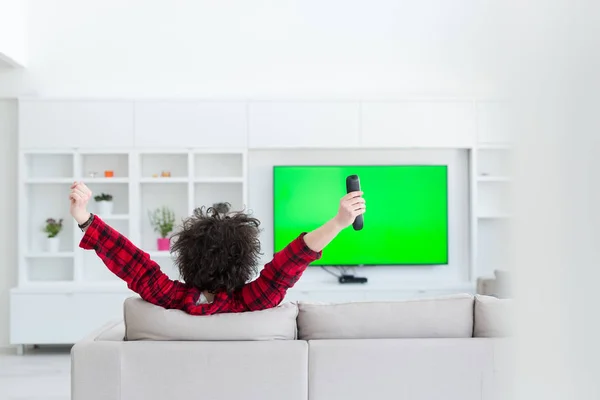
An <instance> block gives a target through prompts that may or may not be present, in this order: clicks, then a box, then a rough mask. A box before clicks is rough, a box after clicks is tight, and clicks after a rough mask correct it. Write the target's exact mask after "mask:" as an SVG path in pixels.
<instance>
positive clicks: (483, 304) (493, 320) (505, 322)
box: [473, 294, 513, 337]
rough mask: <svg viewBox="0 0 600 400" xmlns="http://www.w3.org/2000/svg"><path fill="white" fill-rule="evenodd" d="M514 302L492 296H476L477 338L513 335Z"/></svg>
mask: <svg viewBox="0 0 600 400" xmlns="http://www.w3.org/2000/svg"><path fill="white" fill-rule="evenodd" d="M512 304H513V301H512V300H510V299H498V298H496V297H492V296H484V295H479V294H478V295H476V296H475V319H474V323H475V327H474V329H473V336H475V337H506V336H509V335H510V333H511V326H510V318H511V310H512V307H513V306H512Z"/></svg>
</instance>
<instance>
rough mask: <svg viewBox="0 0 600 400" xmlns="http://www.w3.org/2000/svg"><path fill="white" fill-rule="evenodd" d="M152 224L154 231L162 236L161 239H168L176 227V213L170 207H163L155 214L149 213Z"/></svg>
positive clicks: (155, 211)
mask: <svg viewBox="0 0 600 400" xmlns="http://www.w3.org/2000/svg"><path fill="white" fill-rule="evenodd" d="M148 216H149V217H150V224H151V225H152V227H153V228H154V231H155V232H157V233H159V234H160V237H161V238H163V239H164V238H166V237H167V235H168V234H169V233H171V232H172V231H173V228H174V226H175V213H174V212H173V211H172V210H171V209H169V208H168V207H165V206H163V207H161V208H158V209H156V210H154V212H148Z"/></svg>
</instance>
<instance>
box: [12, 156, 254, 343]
mask: <svg viewBox="0 0 600 400" xmlns="http://www.w3.org/2000/svg"><path fill="white" fill-rule="evenodd" d="M20 160H21V161H20V187H19V201H20V204H21V207H20V209H19V219H20V226H24V227H25V229H22V230H20V233H19V258H18V260H19V264H18V269H19V274H18V287H17V288H16V289H15V290H16V291H15V295H13V297H12V299H13V301H12V304H11V307H12V309H13V312H15V313H17V314H19V318H15V320H14V321H16V320H19V321H20V322H14V323H12V324H11V329H12V341H13V342H15V344H44V343H52V344H56V343H72V342H73V341H74V340H76V339H77V338H75V339H73V335H83V334H85V331H86V330H87V331H89V329H93V328H91V327H92V326H94V325H96V326H98V324H102V319H104V320H105V321H106V320H107V319H110V318H114V315H112V316H111V315H108V314H107V313H108V311H107V310H111V309H112V310H120V309H121V308H122V307H121V306H119V307H118V308H116V306H115V305H116V304H118V303H119V302H122V301H123V300H124V299H125V298H126V297H128V296H131V295H133V292H130V291H129V290H128V289H127V287H126V286H125V283H124V282H122V281H121V280H120V279H118V278H117V277H116V276H115V275H113V274H112V273H111V272H110V271H108V269H107V268H106V266H105V265H104V264H103V262H102V260H100V258H99V257H98V256H97V255H96V254H95V253H94V252H93V251H84V250H81V249H80V248H79V243H80V240H81V238H82V235H83V234H82V233H81V231H80V230H79V228H78V227H77V224H76V222H75V221H74V220H73V219H72V218H71V217H70V215H69V200H68V193H69V190H70V185H71V184H72V183H73V182H74V181H83V182H85V183H86V184H87V185H88V186H89V187H90V189H91V190H92V192H93V194H94V195H99V194H101V193H108V194H111V195H112V196H113V213H112V214H110V215H102V214H100V213H99V210H98V207H97V206H96V202H95V201H94V199H91V200H90V203H89V211H91V212H93V213H97V214H98V215H99V216H100V217H101V218H102V219H103V220H105V221H106V222H107V223H108V224H109V225H111V226H112V227H113V228H115V229H117V230H118V231H119V232H121V233H122V234H124V235H125V236H126V237H127V238H129V239H130V240H131V241H132V242H133V243H134V244H136V245H138V246H139V247H141V248H142V249H143V250H144V251H147V252H148V253H149V254H150V255H151V257H152V258H153V259H154V260H156V261H157V262H158V263H159V264H160V265H161V268H162V269H163V271H165V273H167V274H168V275H169V276H170V277H171V278H173V279H179V275H178V273H177V271H176V268H175V266H174V263H173V260H172V257H171V255H170V253H169V252H166V251H157V238H158V237H159V235H158V234H157V233H155V232H154V231H153V229H152V227H151V225H150V221H149V217H148V212H149V211H151V210H154V209H156V208H159V207H163V206H166V207H169V208H170V209H172V210H173V211H174V213H175V216H176V224H178V223H179V222H180V221H181V220H182V219H183V218H185V217H186V216H188V215H190V213H191V212H193V210H194V209H195V208H196V207H202V206H205V207H210V206H212V205H213V203H216V202H229V203H231V204H232V208H233V209H242V208H243V207H244V206H246V205H247V202H248V196H247V184H246V181H247V168H246V162H247V157H246V150H245V149H241V150H232V149H225V150H218V149H182V150H166V151H161V150H139V149H135V148H132V149H129V150H118V151H115V150H110V149H106V150H85V149H65V150H49V151H40V150H33V151H31V150H23V151H22V152H21V154H20ZM104 171H112V173H113V176H112V177H105V176H104V175H105V174H104ZM163 172H169V173H170V174H171V176H170V177H162V176H161V175H162V174H163ZM47 218H54V219H57V220H59V219H63V230H62V231H61V232H60V234H59V235H58V236H59V237H60V248H59V251H58V252H50V251H49V248H48V246H47V244H46V237H45V234H44V233H43V231H42V229H43V227H44V225H45V221H46V219H47ZM38 295H39V297H37V296H38ZM32 296H33V297H32ZM107 296H108V297H107ZM34 298H38V299H39V300H40V301H41V302H43V303H44V306H43V307H41V308H37V309H40V310H44V309H45V308H46V307H48V308H49V309H55V311H54V312H53V313H51V314H54V316H55V318H56V322H55V323H56V324H59V325H60V324H67V326H70V328H71V329H70V334H69V335H60V334H58V332H57V333H55V334H46V333H44V334H43V335H41V336H40V335H39V334H38V335H36V334H33V333H32V331H33V330H36V331H38V332H39V331H40V330H43V329H48V328H47V327H44V324H45V323H46V322H47V321H45V320H44V318H43V316H41V315H40V314H42V313H45V314H46V315H49V314H48V312H47V310H46V311H45V312H39V313H38V312H35V311H33V310H36V308H35V307H34V306H33V305H31V304H30V302H31V301H32V299H34ZM80 301H81V302H84V303H85V301H88V305H89V306H90V307H91V309H90V310H89V312H90V313H92V314H93V313H94V312H96V311H97V312H98V315H97V317H91V316H90V317H86V318H88V323H87V324H86V323H84V322H82V323H79V322H78V321H77V318H79V315H80V314H81V312H83V311H84V309H83V308H78V310H79V311H80V312H73V307H78V306H77V304H78V303H79V302H80ZM105 301H109V303H110V302H113V305H112V306H110V307H109V306H108V305H107V304H104V302H105ZM66 304H68V305H69V308H67V309H65V306H66ZM121 304H122V303H121ZM31 307H33V308H31ZM55 307H56V308H55ZM61 307H62V309H61ZM67 310H71V311H69V312H67ZM86 312H87V311H86ZM27 314H29V315H30V316H31V319H27V317H24V316H23V315H27ZM76 326H80V327H81V328H80V329H77V327H76Z"/></svg>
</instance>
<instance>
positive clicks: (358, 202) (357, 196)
mask: <svg viewBox="0 0 600 400" xmlns="http://www.w3.org/2000/svg"><path fill="white" fill-rule="evenodd" d="M362 195H363V192H350V193H348V194H347V195H345V196H344V197H342V199H341V200H340V208H339V210H338V213H337V215H336V216H335V221H336V222H337V224H338V225H339V226H340V227H341V228H342V229H343V228H346V227H348V226H350V225H352V223H353V222H354V220H355V219H356V217H357V216H359V215H361V214H364V213H365V211H366V204H365V199H364V198H362Z"/></svg>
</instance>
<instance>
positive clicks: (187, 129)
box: [135, 101, 247, 148]
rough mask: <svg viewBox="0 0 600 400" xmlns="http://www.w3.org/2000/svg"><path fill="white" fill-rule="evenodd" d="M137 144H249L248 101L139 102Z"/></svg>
mask: <svg viewBox="0 0 600 400" xmlns="http://www.w3.org/2000/svg"><path fill="white" fill-rule="evenodd" d="M135 145H136V146H138V147H141V148H144V147H161V148H163V147H171V148H181V147H195V148H207V147H210V148H232V147H235V148H242V147H246V145H247V124H246V104H245V103H244V102H199V101H146V102H144V101H140V102H136V104H135Z"/></svg>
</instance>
